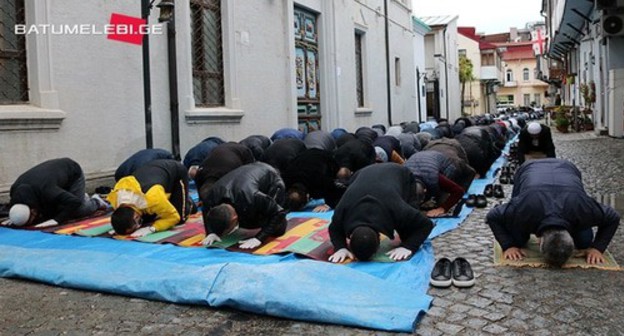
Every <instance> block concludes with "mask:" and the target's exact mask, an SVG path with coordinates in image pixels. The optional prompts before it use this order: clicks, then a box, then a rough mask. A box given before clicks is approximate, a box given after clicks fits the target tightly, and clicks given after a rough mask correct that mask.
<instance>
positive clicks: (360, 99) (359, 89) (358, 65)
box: [355, 32, 364, 107]
mask: <svg viewBox="0 0 624 336" xmlns="http://www.w3.org/2000/svg"><path fill="white" fill-rule="evenodd" d="M363 35H364V34H362V33H358V32H356V33H355V82H356V85H355V89H356V93H357V106H358V107H364V73H363V67H362V39H363V38H364V36H363Z"/></svg>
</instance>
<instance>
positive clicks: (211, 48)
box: [190, 0, 225, 107]
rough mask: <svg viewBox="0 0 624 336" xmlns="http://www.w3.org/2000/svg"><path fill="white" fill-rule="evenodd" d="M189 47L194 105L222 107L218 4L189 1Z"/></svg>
mask: <svg viewBox="0 0 624 336" xmlns="http://www.w3.org/2000/svg"><path fill="white" fill-rule="evenodd" d="M190 5H191V41H192V42H191V43H192V48H193V49H192V58H193V94H194V97H195V105H196V106H199V107H216V106H224V105H225V90H224V81H223V43H222V29H221V1H220V0H191V2H190Z"/></svg>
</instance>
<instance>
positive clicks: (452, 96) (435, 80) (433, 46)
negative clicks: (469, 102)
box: [420, 16, 461, 120]
mask: <svg viewBox="0 0 624 336" xmlns="http://www.w3.org/2000/svg"><path fill="white" fill-rule="evenodd" d="M457 18H458V17H457V16H431V17H421V18H420V19H421V20H422V21H423V22H424V23H425V24H427V25H428V26H429V27H431V32H429V33H427V35H425V69H426V71H427V78H426V82H427V117H428V118H435V119H440V118H444V119H448V120H455V119H457V118H459V117H460V116H461V93H460V89H459V60H458V51H457Z"/></svg>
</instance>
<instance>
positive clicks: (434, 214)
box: [427, 207, 446, 217]
mask: <svg viewBox="0 0 624 336" xmlns="http://www.w3.org/2000/svg"><path fill="white" fill-rule="evenodd" d="M445 213H446V211H444V208H442V207H439V208H435V209H431V210H429V211H427V217H440V216H442V215H444V214H445Z"/></svg>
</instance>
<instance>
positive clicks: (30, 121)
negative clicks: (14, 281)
mask: <svg viewBox="0 0 624 336" xmlns="http://www.w3.org/2000/svg"><path fill="white" fill-rule="evenodd" d="M145 2H147V3H149V2H148V1H143V3H145ZM159 2H160V1H156V3H155V4H154V5H157V4H158V3H159ZM8 3H9V8H6V9H5V8H3V11H2V15H4V16H6V17H2V21H3V23H5V24H4V25H2V27H1V29H2V31H0V40H2V41H1V42H2V43H0V58H2V59H3V60H6V61H5V62H3V63H1V64H3V65H2V66H0V146H1V147H2V149H1V151H0V156H1V157H0V161H1V162H2V164H1V165H0V194H5V195H6V192H7V191H8V188H9V187H10V184H11V183H12V182H13V181H14V180H15V179H16V178H17V176H18V175H19V174H20V173H22V172H23V171H24V170H26V169H28V168H30V167H32V166H34V165H35V164H37V163H39V162H42V161H44V160H47V159H52V158H57V157H65V156H67V157H71V158H73V159H74V160H76V161H78V162H79V163H80V164H81V165H82V167H83V169H84V171H85V173H86V175H87V178H88V179H97V178H100V177H102V178H104V177H110V176H112V173H113V171H114V170H115V168H116V167H117V166H118V165H119V164H120V163H121V162H122V161H123V160H125V159H126V158H127V157H128V156H129V155H131V154H132V153H134V152H136V151H137V150H139V149H142V148H145V147H146V146H147V145H148V144H147V142H148V138H151V140H152V141H151V142H152V145H153V146H154V147H160V148H165V149H170V150H172V151H173V152H174V153H175V152H177V153H176V154H180V155H182V156H183V155H184V154H185V153H186V151H187V150H188V149H189V148H191V147H192V146H194V145H195V144H196V143H198V142H200V141H201V140H202V139H204V138H206V137H208V136H219V137H221V138H223V139H225V140H231V141H239V140H240V139H242V138H244V137H246V136H248V135H251V134H264V135H268V136H270V135H271V134H272V133H273V132H274V131H275V130H276V129H278V128H282V127H293V128H297V127H299V128H301V129H303V130H313V129H318V128H321V129H326V130H331V129H333V128H336V127H343V128H346V129H349V130H354V129H356V128H357V127H359V126H364V125H371V124H376V123H381V124H389V123H393V124H398V123H399V122H401V121H405V120H414V119H415V118H417V115H416V111H417V109H416V100H417V99H416V98H417V97H416V95H415V92H416V88H415V83H416V80H415V72H414V69H415V65H414V52H413V45H414V44H413V38H414V36H413V31H412V15H411V14H412V12H411V4H410V2H409V1H406V0H392V1H384V0H367V1H359V0H351V1H322V0H297V1H293V0H286V1H270V2H260V1H249V2H247V1H245V2H243V1H224V0H222V1H199V0H191V1H177V2H175V39H170V41H173V43H168V36H167V35H168V34H167V30H168V29H167V25H168V24H167V23H163V24H161V25H163V26H161V30H159V29H156V28H155V27H158V26H159V23H158V16H159V13H158V9H157V8H156V6H154V8H153V9H152V13H151V15H150V17H149V21H148V27H150V28H152V29H153V30H154V31H152V32H151V34H149V35H148V40H149V51H150V52H149V54H148V55H149V61H148V62H147V63H145V62H143V58H142V47H141V46H139V45H137V44H133V43H123V42H119V41H116V40H115V39H111V38H109V37H110V36H108V35H107V34H101V33H100V34H96V32H95V31H91V32H90V33H89V31H87V33H85V34H81V33H79V32H78V33H77V32H75V31H73V28H71V27H74V26H76V25H80V26H82V25H85V26H89V27H100V28H99V30H102V28H101V27H103V26H105V25H107V24H110V23H111V22H112V19H113V18H114V17H120V16H123V15H126V16H130V17H133V18H135V19H136V18H137V17H140V16H141V13H142V10H143V9H144V8H142V4H141V1H135V2H119V1H112V2H109V1H107V2H97V3H96V2H88V1H79V0H68V1H63V2H62V3H60V2H53V1H52V0H37V1H35V0H10V1H8ZM20 24H21V25H25V26H26V27H27V28H28V29H30V27H32V26H33V25H35V26H37V27H43V26H46V25H47V26H48V27H49V26H52V27H57V28H58V27H61V28H60V29H66V31H64V32H63V33H60V34H56V33H50V32H48V33H43V32H41V31H39V32H38V33H35V32H31V33H27V34H17V33H16V32H15V31H14V30H13V27H15V25H20ZM63 27H64V28H63ZM67 27H70V28H67ZM57 30H58V29H57ZM87 30H88V29H87ZM92 30H93V29H92ZM95 30H98V29H95ZM159 31H160V33H159ZM135 42H136V41H135ZM138 44H141V42H140V39H139V43H138ZM172 47H175V48H172ZM172 49H173V50H174V52H173V53H172V52H171V50H172ZM144 64H149V69H150V70H151V71H150V74H151V81H150V82H149V83H150V88H151V108H150V109H146V108H145V105H146V104H144V83H145V80H144V76H143V74H144V72H143V69H144V67H143V65H144ZM172 65H175V66H172ZM171 68H173V71H172V70H171ZM172 88H173V89H172ZM175 88H177V90H175ZM174 112H176V113H174ZM148 116H149V117H148ZM148 119H151V121H148Z"/></svg>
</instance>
